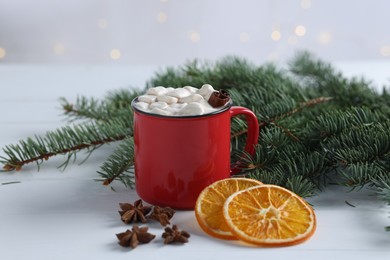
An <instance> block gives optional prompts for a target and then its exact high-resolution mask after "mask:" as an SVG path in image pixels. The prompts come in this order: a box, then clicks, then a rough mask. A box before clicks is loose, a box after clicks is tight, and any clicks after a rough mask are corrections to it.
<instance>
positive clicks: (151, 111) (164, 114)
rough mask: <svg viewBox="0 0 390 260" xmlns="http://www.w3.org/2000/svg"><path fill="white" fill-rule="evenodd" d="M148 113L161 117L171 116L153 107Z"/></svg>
mask: <svg viewBox="0 0 390 260" xmlns="http://www.w3.org/2000/svg"><path fill="white" fill-rule="evenodd" d="M150 113H152V114H157V115H163V116H170V115H171V114H170V113H169V112H168V111H165V110H164V109H161V108H158V107H155V108H153V109H152V110H150Z"/></svg>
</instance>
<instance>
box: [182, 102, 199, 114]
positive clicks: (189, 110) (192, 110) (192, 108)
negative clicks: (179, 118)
mask: <svg viewBox="0 0 390 260" xmlns="http://www.w3.org/2000/svg"><path fill="white" fill-rule="evenodd" d="M203 113H204V108H203V106H202V105H201V104H200V103H198V102H192V103H189V104H188V105H187V106H185V107H184V108H182V109H181V110H179V111H178V113H177V114H178V115H183V116H189V115H201V114H203Z"/></svg>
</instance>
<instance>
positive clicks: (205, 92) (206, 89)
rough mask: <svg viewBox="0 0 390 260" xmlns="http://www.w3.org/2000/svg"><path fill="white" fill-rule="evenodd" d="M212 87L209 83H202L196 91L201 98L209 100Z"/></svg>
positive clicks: (212, 90)
mask: <svg viewBox="0 0 390 260" xmlns="http://www.w3.org/2000/svg"><path fill="white" fill-rule="evenodd" d="M214 91H215V90H214V88H213V86H211V85H210V84H204V85H203V86H202V87H201V88H200V89H199V90H198V91H197V93H198V94H199V95H201V96H203V98H204V99H205V100H206V101H207V100H209V98H210V96H211V94H212V93H213V92H214Z"/></svg>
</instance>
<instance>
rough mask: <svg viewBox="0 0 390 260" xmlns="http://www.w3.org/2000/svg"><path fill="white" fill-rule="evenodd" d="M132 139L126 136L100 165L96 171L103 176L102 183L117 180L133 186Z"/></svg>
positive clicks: (106, 183) (105, 183)
mask: <svg viewBox="0 0 390 260" xmlns="http://www.w3.org/2000/svg"><path fill="white" fill-rule="evenodd" d="M133 166H134V141H133V138H132V137H128V138H126V139H124V140H123V142H122V143H121V144H120V145H119V146H118V148H117V149H116V150H115V151H114V152H113V154H111V155H110V156H109V157H108V158H107V160H106V161H105V162H104V163H103V165H102V166H101V167H100V171H98V173H99V174H100V176H102V177H103V179H102V180H101V181H103V185H109V184H111V183H112V182H113V181H114V180H119V181H121V182H122V183H124V184H125V185H126V186H128V187H131V188H132V187H133V186H134V171H133V169H132V168H133Z"/></svg>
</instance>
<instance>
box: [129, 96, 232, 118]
mask: <svg viewBox="0 0 390 260" xmlns="http://www.w3.org/2000/svg"><path fill="white" fill-rule="evenodd" d="M137 101H138V97H136V98H134V99H133V100H132V101H131V108H132V109H133V110H134V111H137V112H139V113H142V114H146V115H149V116H155V117H162V118H172V119H175V118H177V119H180V118H198V117H208V116H213V115H218V114H221V113H223V112H225V111H227V110H229V109H230V108H231V107H232V106H233V101H232V99H230V100H229V101H228V102H227V103H226V104H225V105H224V107H223V108H222V109H220V110H217V111H213V112H210V113H206V114H201V115H187V116H169V115H159V114H153V113H149V112H146V111H143V110H141V109H138V108H136V107H135V106H134V104H135V103H136V102H137Z"/></svg>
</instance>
